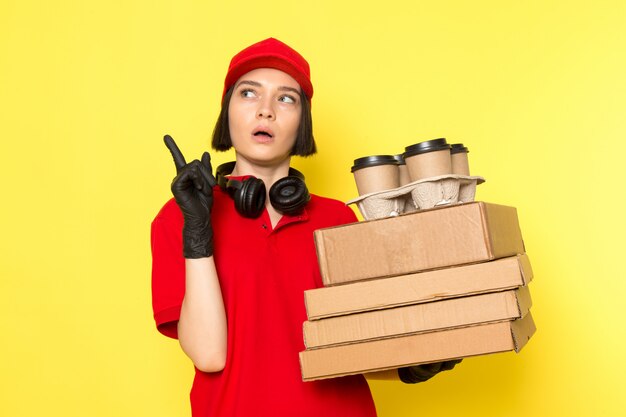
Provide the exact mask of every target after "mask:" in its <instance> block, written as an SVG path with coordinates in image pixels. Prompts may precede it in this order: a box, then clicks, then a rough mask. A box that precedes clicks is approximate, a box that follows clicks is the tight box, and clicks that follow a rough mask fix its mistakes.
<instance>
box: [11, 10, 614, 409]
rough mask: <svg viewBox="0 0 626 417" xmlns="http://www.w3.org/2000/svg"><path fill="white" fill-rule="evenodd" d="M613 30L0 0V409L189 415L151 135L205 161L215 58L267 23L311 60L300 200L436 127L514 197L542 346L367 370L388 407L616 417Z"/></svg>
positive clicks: (221, 68)
mask: <svg viewBox="0 0 626 417" xmlns="http://www.w3.org/2000/svg"><path fill="white" fill-rule="evenodd" d="M368 4H376V5H377V6H371V5H368ZM591 4H593V5H591ZM625 28H626V3H625V2H623V1H596V2H575V1H528V2H525V1H521V2H503V1H473V2H470V1H437V2H435V1H433V2H417V1H408V0H407V1H393V0H392V1H386V2H382V3H369V2H357V1H345V2H342V1H337V0H333V1H330V0H321V1H317V2H314V3H312V2H297V1H269V2H252V1H242V2H237V1H230V2H229V1H223V2H200V1H193V2H182V1H181V2H162V1H156V2H155V1H147V0H146V1H106V2H105V1H102V2H96V1H86V2H69V1H67V2H65V1H63V2H62V1H49V2H45V1H40V2H36V1H6V0H4V1H2V3H1V5H0V129H1V131H0V132H1V135H2V138H1V141H2V142H1V143H2V149H1V151H0V169H1V172H0V174H1V178H2V203H1V204H0V210H1V212H0V239H1V240H0V245H1V246H0V253H1V255H0V256H1V260H0V317H1V318H0V335H1V336H0V337H1V343H0V378H1V380H0V383H1V386H0V415H2V416H7V417H18V416H39V415H46V416H64V417H70V416H77V417H78V416H80V417H83V416H93V417H98V416H180V415H188V413H189V406H188V391H189V388H190V384H191V379H192V367H191V364H190V362H189V360H188V359H187V358H186V357H185V356H184V354H183V353H182V351H181V350H180V348H179V347H178V344H177V343H176V342H174V341H172V340H168V339H166V338H164V337H162V336H160V335H159V334H158V333H157V332H156V330H155V329H154V325H153V321H152V317H151V305H150V248H149V224H150V221H151V219H152V218H153V217H154V215H155V214H156V212H157V210H158V209H159V208H160V206H161V205H162V204H163V202H164V201H165V200H166V199H168V198H169V196H170V192H169V183H170V181H171V178H172V176H173V171H174V168H173V164H172V161H171V158H170V156H169V155H168V153H167V151H166V149H165V147H164V146H163V143H162V136H163V134H164V133H170V134H171V135H172V136H173V137H174V138H175V139H176V140H177V141H178V143H179V145H180V146H181V148H182V150H183V152H184V153H185V155H187V156H188V157H189V156H191V157H198V156H199V155H200V154H201V151H202V150H203V149H205V148H206V147H207V144H208V141H209V137H210V134H211V131H212V127H213V124H214V121H215V119H216V116H217V114H218V104H219V100H220V94H221V89H222V81H223V77H224V74H225V71H226V68H227V65H228V61H229V59H230V57H231V56H232V55H233V53H234V52H236V51H238V50H239V49H241V48H242V47H244V46H246V45H248V44H251V43H253V42H255V41H258V40H261V39H263V38H266V37H268V36H275V37H278V38H279V39H282V40H284V41H285V42H287V43H289V44H290V45H292V46H293V47H295V48H296V49H298V50H299V51H301V52H302V53H303V55H305V56H306V58H307V59H308V60H309V62H310V63H311V66H312V70H313V82H314V85H315V88H316V93H315V97H314V102H313V113H314V121H315V134H316V138H317V141H318V145H319V155H318V156H316V157H314V158H310V159H306V160H297V161H295V165H296V166H297V167H298V168H301V169H303V170H304V171H305V174H306V175H307V178H308V183H309V187H310V189H311V190H312V191H313V192H315V193H318V194H324V195H328V196H331V197H335V198H338V199H342V200H348V199H350V198H352V197H354V196H355V194H356V187H355V186H354V184H353V180H352V177H351V175H350V172H349V168H350V166H351V163H352V160H353V159H355V158H357V157H361V156H365V155H370V154H381V153H382V154H388V153H399V152H401V151H402V150H403V148H404V146H407V145H410V144H413V143H416V142H419V141H422V140H427V139H432V138H436V137H442V136H443V137H446V138H448V140H449V141H450V142H463V143H465V144H466V145H467V146H468V147H469V148H470V154H469V156H470V162H471V167H472V171H473V173H474V174H479V175H482V176H484V177H485V178H486V179H487V182H486V183H485V184H483V185H481V186H480V187H479V189H478V195H477V197H478V198H479V199H481V200H485V201H489V202H494V203H501V204H508V205H513V206H515V207H517V208H518V211H519V216H520V222H521V226H522V231H523V234H524V239H525V243H526V247H527V250H528V253H529V255H530V259H531V261H532V263H533V268H534V271H535V281H534V282H533V283H532V284H531V293H532V295H533V299H534V306H533V315H534V317H535V320H536V323H537V327H538V332H537V334H536V335H535V337H534V338H533V339H532V340H531V342H530V343H529V344H528V345H527V346H526V347H525V348H524V350H523V351H522V352H521V353H520V354H517V355H516V354H514V353H506V354H499V355H491V356H485V357H478V358H472V359H466V360H465V361H464V362H463V363H462V364H461V365H459V366H458V367H457V368H456V369H455V370H454V371H452V372H447V373H444V374H441V375H439V376H437V377H436V378H435V379H433V380H432V381H430V382H428V383H425V384H419V385H416V386H406V385H402V384H400V383H394V382H371V387H372V390H373V394H374V397H375V401H376V404H377V407H378V411H379V415H380V416H413V415H436V416H456V415H464V416H538V415H557V416H560V415H567V416H588V415H594V416H619V415H626V407H625V405H626V400H625V396H624V394H623V382H624V375H626V365H625V363H626V361H625V360H624V358H623V354H622V352H623V351H624V348H623V343H624V340H625V336H626V335H625V331H624V328H625V325H624V321H623V316H624V307H623V306H624V301H623V300H624V297H626V291H625V290H626V285H625V284H624V282H625V280H626V277H625V276H624V275H625V274H624V272H623V271H624V268H623V264H622V262H623V259H624V248H625V245H624V242H623V239H624V236H625V233H626V227H625V223H626V222H625V220H624V216H625V215H626V204H625V203H624V201H625V199H624V189H625V188H626V187H625V186H624V182H623V181H624V173H625V169H624V164H623V161H624V157H625V152H626V145H625V143H626V124H625V119H626V117H625V116H626V77H625V74H626V29H625ZM231 157H232V154H218V155H214V160H215V162H216V163H220V162H224V161H226V160H229V159H230V158H231ZM251 375H252V376H251V377H254V376H253V375H254V373H253V372H252V374H251ZM241 400H242V401H245V398H242V399H241Z"/></svg>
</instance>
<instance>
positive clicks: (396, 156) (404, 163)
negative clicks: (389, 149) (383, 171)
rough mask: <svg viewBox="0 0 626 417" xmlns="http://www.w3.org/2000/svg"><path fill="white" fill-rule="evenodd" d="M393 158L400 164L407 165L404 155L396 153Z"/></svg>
mask: <svg viewBox="0 0 626 417" xmlns="http://www.w3.org/2000/svg"><path fill="white" fill-rule="evenodd" d="M393 158H394V159H395V160H396V161H398V165H406V162H405V161H404V157H403V156H402V154H399V155H394V156H393Z"/></svg>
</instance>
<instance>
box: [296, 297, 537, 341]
mask: <svg viewBox="0 0 626 417" xmlns="http://www.w3.org/2000/svg"><path fill="white" fill-rule="evenodd" d="M530 306H531V299H530V293H529V291H528V288H527V287H522V288H519V289H517V290H509V291H503V292H495V293H488V294H481V295H474V296H469V297H460V298H452V299H449V300H443V301H435V302H432V303H424V304H416V305H409V306H405V307H396V308H390V309H385V310H377V311H368V312H364V313H358V314H349V315H346V316H339V317H332V318H328V319H324V320H316V321H307V322H305V323H304V326H303V327H304V343H305V345H306V347H307V349H312V348H320V347H325V346H329V345H337V344H347V343H355V342H363V341H367V340H372V339H381V338H387V337H394V336H400V335H405V334H414V333H421V332H427V331H433V330H441V329H446V328H454V327H462V326H469V325H474V324H478V323H488V322H494V321H503V320H514V319H517V318H521V317H523V316H524V315H526V313H527V312H528V309H529V308H530Z"/></svg>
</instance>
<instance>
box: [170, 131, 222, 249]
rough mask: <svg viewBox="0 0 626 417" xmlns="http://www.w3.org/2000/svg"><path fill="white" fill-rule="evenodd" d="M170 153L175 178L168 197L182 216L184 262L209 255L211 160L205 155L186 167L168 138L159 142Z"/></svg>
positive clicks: (210, 239)
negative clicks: (183, 220) (172, 200)
mask: <svg viewBox="0 0 626 417" xmlns="http://www.w3.org/2000/svg"><path fill="white" fill-rule="evenodd" d="M163 140H164V141H165V146H167V149H169V150H170V152H171V153H172V157H173V158H174V164H175V165H176V177H175V178H174V180H173V181H172V194H174V198H175V199H176V203H178V207H180V210H181V211H182V212H183V217H184V219H185V225H184V226H183V255H184V256H185V258H189V259H196V258H206V257H209V256H211V255H213V228H212V227H211V207H212V206H213V186H214V185H215V178H214V177H213V174H212V173H211V171H212V168H211V157H210V156H209V153H208V152H205V153H204V154H203V155H202V161H198V160H197V159H195V160H193V161H192V162H190V163H186V162H185V157H183V154H182V153H181V152H180V149H178V146H176V143H175V142H174V139H172V137H171V136H169V135H165V137H164V138H163Z"/></svg>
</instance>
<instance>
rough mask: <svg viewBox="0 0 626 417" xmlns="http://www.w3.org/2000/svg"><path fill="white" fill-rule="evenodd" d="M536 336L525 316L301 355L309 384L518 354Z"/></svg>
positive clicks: (306, 352) (533, 326)
mask: <svg viewBox="0 0 626 417" xmlns="http://www.w3.org/2000/svg"><path fill="white" fill-rule="evenodd" d="M534 332H535V325H534V323H533V319H532V315H531V314H530V313H528V314H526V316H525V317H524V318H523V319H519V320H516V321H512V322H511V321H507V322H498V323H489V324H482V325H476V326H470V327H461V328H456V329H450V330H442V331H437V332H430V333H421V334H417V335H411V336H402V337H394V338H390V339H382V340H374V341H370V342H364V343H355V344H350V345H341V346H335V347H328V348H323V349H312V350H306V351H304V352H300V365H301V368H302V379H303V380H304V381H311V380H315V379H323V378H332V377H338V376H343V375H350V374H357V373H366V372H374V371H382V370H385V369H395V368H399V367H403V366H409V365H417V364H421V363H429V362H440V361H445V360H450V359H456V358H463V357H468V356H476V355H484V354H489V353H497V352H506V351H510V350H515V351H517V352H519V350H520V349H522V347H524V345H525V344H526V342H527V341H528V340H529V339H530V337H531V336H532V335H533V334H534Z"/></svg>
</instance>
